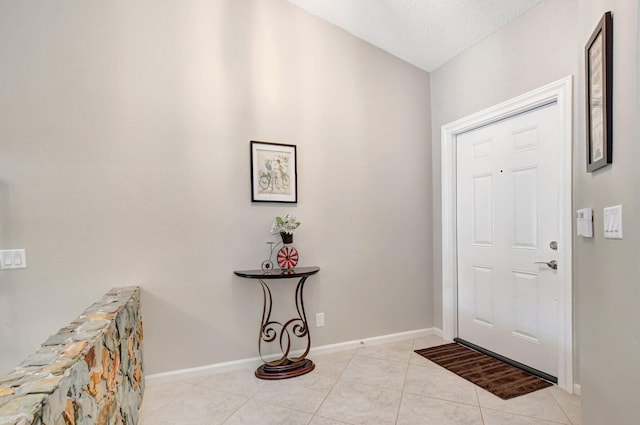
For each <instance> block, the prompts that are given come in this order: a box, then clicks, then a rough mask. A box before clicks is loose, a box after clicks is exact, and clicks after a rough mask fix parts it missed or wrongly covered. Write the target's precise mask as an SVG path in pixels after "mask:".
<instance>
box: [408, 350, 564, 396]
mask: <svg viewBox="0 0 640 425" xmlns="http://www.w3.org/2000/svg"><path fill="white" fill-rule="evenodd" d="M415 352H416V353H418V354H420V355H421V356H423V357H425V358H427V359H429V360H431V361H432V362H434V363H436V364H438V365H440V366H442V367H444V368H445V369H447V370H449V371H451V372H453V373H455V374H456V375H458V376H461V377H462V378H464V379H466V380H467V381H470V382H472V383H474V384H476V385H477V386H479V387H482V388H484V389H485V390H487V391H489V392H491V393H493V394H495V395H496V396H498V397H500V398H501V399H503V400H508V399H510V398H514V397H519V396H521V395H524V394H529V393H531V392H534V391H537V390H541V389H543V388H547V387H550V386H551V385H552V384H551V383H549V382H547V381H545V380H543V379H541V378H538V377H537V376H535V375H532V374H530V373H528V372H525V371H523V370H521V369H518V368H517V367H514V366H511V365H509V364H506V363H504V362H501V361H500V360H497V359H494V358H493V357H490V356H487V355H486V354H482V353H478V352H477V351H473V350H471V349H469V348H467V347H464V346H462V345H460V344H456V343H453V344H445V345H439V346H437V347H430V348H423V349H422V350H415Z"/></svg>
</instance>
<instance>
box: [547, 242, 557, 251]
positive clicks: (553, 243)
mask: <svg viewBox="0 0 640 425" xmlns="http://www.w3.org/2000/svg"><path fill="white" fill-rule="evenodd" d="M549 248H551V249H553V250H554V251H557V250H558V242H556V241H551V242H549Z"/></svg>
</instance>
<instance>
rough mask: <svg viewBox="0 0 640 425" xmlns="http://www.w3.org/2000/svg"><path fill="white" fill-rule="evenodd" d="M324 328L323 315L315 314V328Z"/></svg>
mask: <svg viewBox="0 0 640 425" xmlns="http://www.w3.org/2000/svg"><path fill="white" fill-rule="evenodd" d="M323 326H324V313H316V328H321V327H323Z"/></svg>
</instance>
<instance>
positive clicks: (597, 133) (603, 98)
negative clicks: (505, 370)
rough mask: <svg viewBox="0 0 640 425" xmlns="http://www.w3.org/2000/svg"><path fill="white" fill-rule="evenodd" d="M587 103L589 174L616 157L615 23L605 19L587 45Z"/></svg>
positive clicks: (603, 18)
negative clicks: (613, 109)
mask: <svg viewBox="0 0 640 425" xmlns="http://www.w3.org/2000/svg"><path fill="white" fill-rule="evenodd" d="M585 72H586V78H585V81H586V92H585V93H586V104H587V116H586V118H587V119H586V123H587V172H589V173H590V172H593V171H595V170H597V169H599V168H602V167H604V166H605V165H607V164H611V161H612V158H613V156H612V154H613V137H612V128H613V127H612V125H613V120H612V111H611V97H612V86H613V20H612V17H611V12H607V13H605V14H604V15H603V16H602V19H600V22H599V23H598V26H597V27H596V29H595V30H594V31H593V34H591V37H590V38H589V41H588V42H587V44H586V45H585Z"/></svg>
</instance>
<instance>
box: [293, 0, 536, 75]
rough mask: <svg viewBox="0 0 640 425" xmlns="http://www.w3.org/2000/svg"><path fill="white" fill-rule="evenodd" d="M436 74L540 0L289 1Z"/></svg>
mask: <svg viewBox="0 0 640 425" xmlns="http://www.w3.org/2000/svg"><path fill="white" fill-rule="evenodd" d="M288 1H289V2H290V3H293V4H295V5H297V6H299V7H300V8H302V9H304V10H306V11H307V12H309V13H311V14H313V15H316V16H318V17H319V18H321V19H323V20H325V21H327V22H330V23H332V24H334V25H336V26H338V27H340V28H342V29H344V30H346V31H347V32H349V33H351V34H353V35H355V36H356V37H359V38H361V39H363V40H365V41H367V42H369V43H371V44H373V45H374V46H377V47H379V48H381V49H383V50H386V51H387V52H389V53H391V54H393V55H395V56H398V57H399V58H401V59H404V60H405V61H407V62H409V63H411V64H413V65H415V66H417V67H419V68H421V69H424V70H425V71H429V72H431V71H433V70H434V69H436V68H438V67H439V66H440V65H442V64H444V63H445V62H447V61H448V60H449V59H451V58H453V57H454V56H456V55H458V54H460V53H461V52H462V51H464V50H465V49H467V48H468V47H471V46H472V45H474V44H475V43H477V42H478V41H480V40H482V39H483V38H485V37H486V36H488V35H489V34H491V33H492V32H494V31H496V30H497V29H499V28H500V27H502V26H503V25H505V24H506V23H508V22H509V21H510V20H512V19H514V18H515V17H517V16H520V15H522V14H523V13H524V12H526V11H527V10H528V9H530V8H531V7H533V6H535V5H536V4H538V3H540V2H541V1H542V0H288Z"/></svg>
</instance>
